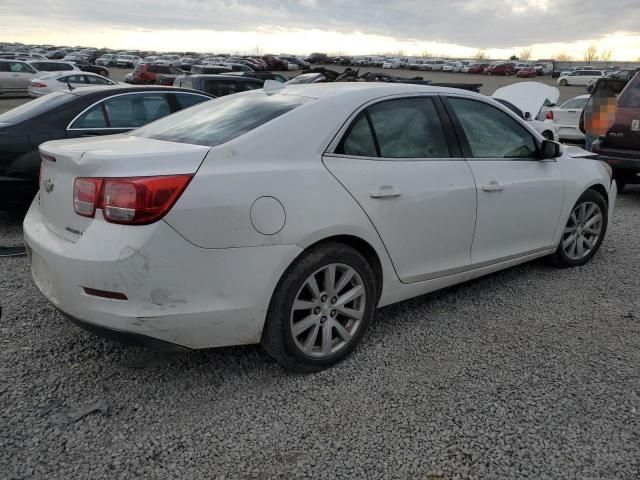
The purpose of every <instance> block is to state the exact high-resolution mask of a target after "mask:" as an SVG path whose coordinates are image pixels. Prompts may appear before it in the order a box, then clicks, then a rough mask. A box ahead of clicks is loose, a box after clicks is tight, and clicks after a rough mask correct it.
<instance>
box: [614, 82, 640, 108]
mask: <svg viewBox="0 0 640 480" xmlns="http://www.w3.org/2000/svg"><path fill="white" fill-rule="evenodd" d="M618 105H619V106H621V107H623V108H640V74H637V75H636V76H635V77H634V78H633V79H632V80H631V82H629V83H628V84H627V87H626V88H625V89H624V90H623V91H622V93H621V94H620V97H618Z"/></svg>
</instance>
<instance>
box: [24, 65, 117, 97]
mask: <svg viewBox="0 0 640 480" xmlns="http://www.w3.org/2000/svg"><path fill="white" fill-rule="evenodd" d="M110 85H117V83H116V82H114V81H113V80H109V79H108V78H105V77H103V76H102V75H98V74H97V73H91V72H81V71H74V70H71V71H65V72H52V73H47V74H45V75H42V76H39V77H37V78H34V79H33V80H31V82H30V83H29V96H30V97H34V98H37V97H41V96H43V95H46V94H47V93H51V92H57V91H60V90H73V89H74V88H79V87H100V86H103V87H107V86H110Z"/></svg>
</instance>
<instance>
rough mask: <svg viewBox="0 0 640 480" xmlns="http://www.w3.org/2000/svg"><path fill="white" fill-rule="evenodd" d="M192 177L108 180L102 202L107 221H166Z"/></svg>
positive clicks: (125, 222) (176, 176)
mask: <svg viewBox="0 0 640 480" xmlns="http://www.w3.org/2000/svg"><path fill="white" fill-rule="evenodd" d="M191 178H192V175H171V176H163V177H134V178H106V179H105V180H104V188H103V193H102V198H101V202H100V208H102V210H103V215H104V218H105V220H107V221H108V222H112V223H123V224H133V225H144V224H149V223H153V222H156V221H158V220H160V219H161V218H162V217H164V216H165V215H166V214H167V212H168V211H169V210H170V209H171V207H173V204H174V203H175V202H176V200H178V198H179V197H180V195H181V194H182V192H183V191H184V189H185V188H186V187H187V185H188V184H189V181H190V180H191Z"/></svg>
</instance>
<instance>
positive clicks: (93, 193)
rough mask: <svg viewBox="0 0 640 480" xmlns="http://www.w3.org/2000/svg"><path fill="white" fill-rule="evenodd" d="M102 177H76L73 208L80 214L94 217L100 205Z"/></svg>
mask: <svg viewBox="0 0 640 480" xmlns="http://www.w3.org/2000/svg"><path fill="white" fill-rule="evenodd" d="M101 187H102V179H101V178H76V179H75V180H74V182H73V208H74V209H75V211H76V213H77V214H78V215H82V216H83V217H91V218H93V217H94V216H95V214H96V208H97V207H98V199H99V198H100V197H99V195H100V189H101Z"/></svg>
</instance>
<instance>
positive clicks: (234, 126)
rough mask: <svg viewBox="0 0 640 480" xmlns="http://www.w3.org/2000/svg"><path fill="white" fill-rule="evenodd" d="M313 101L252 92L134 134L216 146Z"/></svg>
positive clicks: (177, 116)
mask: <svg viewBox="0 0 640 480" xmlns="http://www.w3.org/2000/svg"><path fill="white" fill-rule="evenodd" d="M309 101H312V100H311V99H310V98H307V97H297V96H293V95H266V94H264V93H257V92H256V93H252V94H242V95H233V96H229V97H225V98H220V99H216V100H212V101H210V102H204V103H202V104H200V105H197V106H195V107H193V108H190V109H189V110H186V111H183V112H178V113H175V114H174V115H171V117H170V118H167V119H163V120H160V121H158V122H156V123H154V124H152V125H148V126H146V127H143V128H140V129H138V130H136V131H135V132H133V133H132V135H136V136H140V137H145V138H155V139H158V140H167V141H171V142H181V143H192V144H196V145H207V146H215V145H220V144H223V143H225V142H228V141H230V140H233V139H234V138H236V137H239V136H240V135H243V134H245V133H247V132H250V131H251V130H253V129H255V128H257V127H259V126H260V125H263V124H265V123H267V122H269V121H271V120H273V119H274V118H277V117H279V116H280V115H283V114H285V113H287V112H289V111H290V110H293V109H294V108H296V107H299V106H300V105H302V104H304V103H306V102H309Z"/></svg>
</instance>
